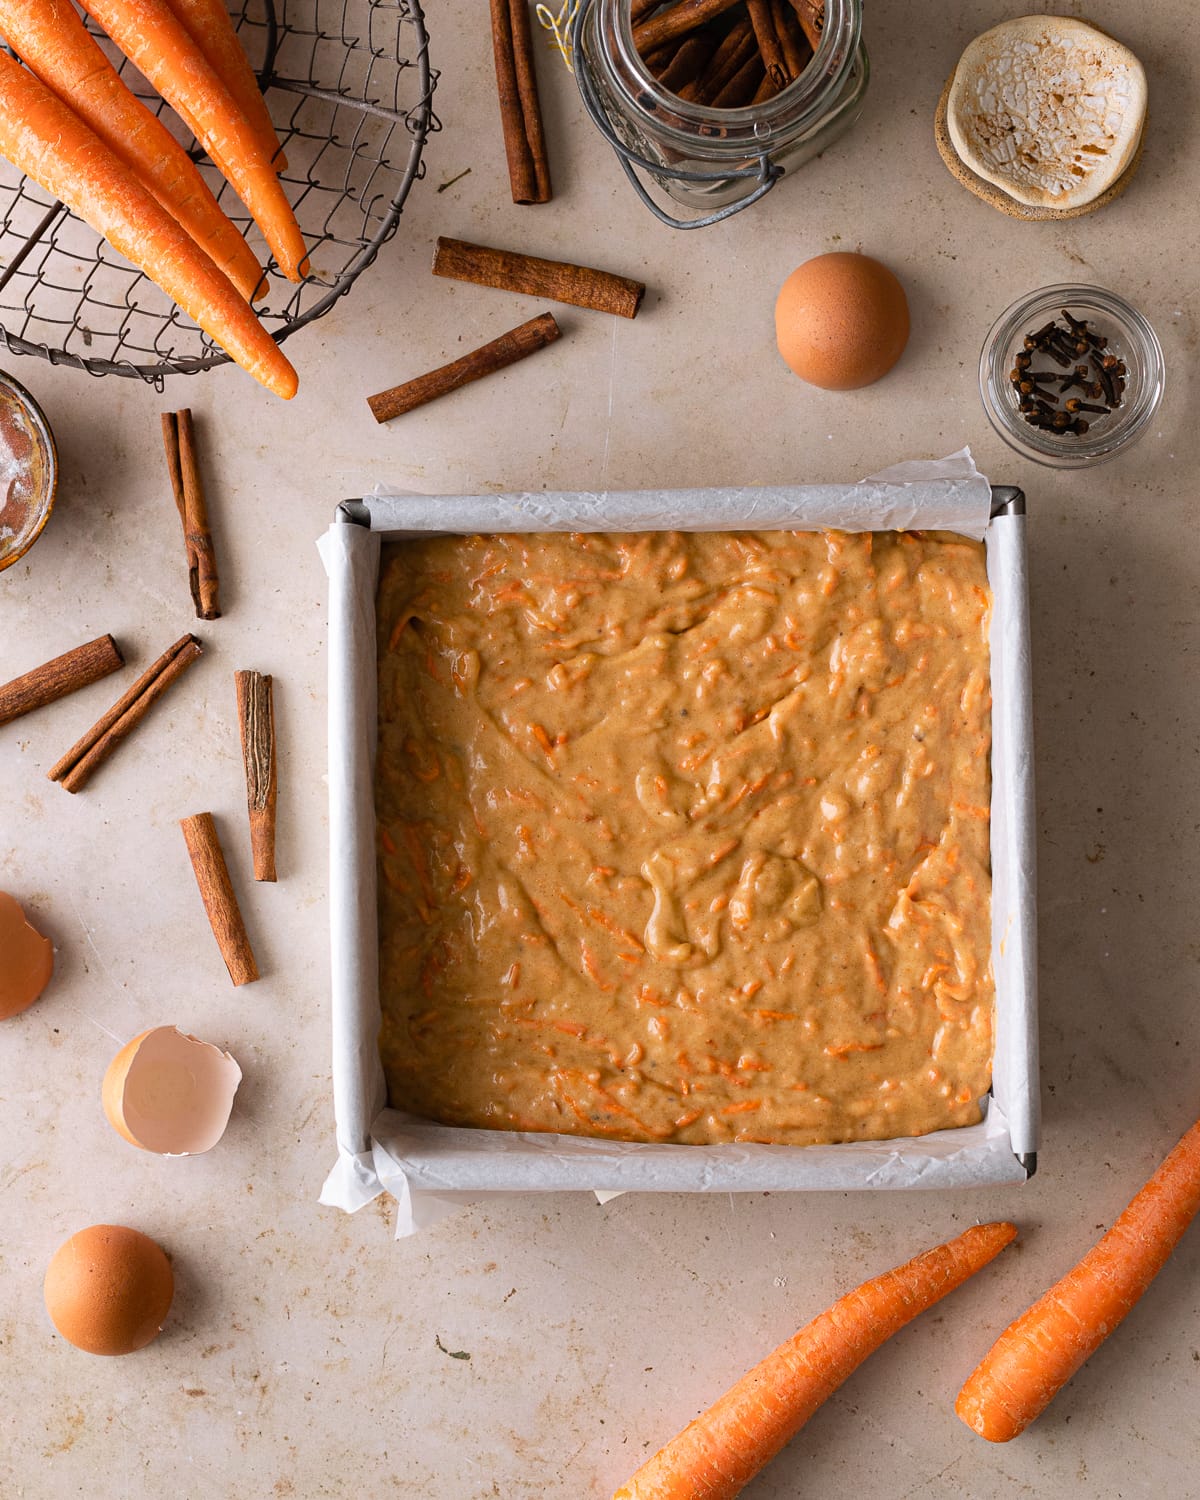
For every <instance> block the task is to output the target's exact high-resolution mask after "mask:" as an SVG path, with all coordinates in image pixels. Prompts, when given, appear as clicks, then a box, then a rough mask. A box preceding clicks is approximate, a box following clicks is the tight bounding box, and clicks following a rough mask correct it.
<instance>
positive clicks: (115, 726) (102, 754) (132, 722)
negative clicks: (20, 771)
mask: <svg viewBox="0 0 1200 1500" xmlns="http://www.w3.org/2000/svg"><path fill="white" fill-rule="evenodd" d="M200 653H201V646H200V642H199V641H198V640H197V639H196V637H195V636H194V635H185V636H181V637H180V639H179V640H177V641H176V642H175V644H174V645H173V646H171V647H170V648H169V649H168V650H166V651H164V652H163V654H162V655H161V656H160V657H159V658H158V660H157V661H156V662H155V663H154V664H153V666H151V667H150V668H149V669H148V670H147V671H145V672H143V673H142V675H141V676H140V677H139V678H138V680H137V681H136V682H135V683H134V684H133V686H132V687H131V688H130V689H129V691H128V692H127V693H125V694H124V696H123V697H121V698H119V699H118V700H117V701H116V703H114V704H113V706H112V707H111V708H110V709H109V711H108V712H107V713H106V714H105V715H104V717H103V718H102V719H100V720H99V721H98V722H97V723H95V724H93V725H92V727H91V729H89V730H88V732H87V733H86V734H85V735H84V736H83V738H82V739H81V740H79V741H77V742H76V743H75V744H74V745H72V746H71V748H70V749H69V750H68V751H67V753H66V754H65V755H64V756H63V758H62V759H61V760H60V761H59V762H58V763H57V764H56V765H54V766H52V767H51V768H50V770H49V771H48V772H47V773H46V774H47V776H48V777H49V778H50V780H51V781H58V782H61V783H62V785H63V786H64V787H65V788H66V790H67V791H68V792H77V791H79V790H80V788H81V787H82V786H83V784H84V783H85V782H86V781H87V779H88V777H89V776H91V774H92V772H93V771H94V770H95V769H96V768H97V766H99V765H101V764H103V762H104V761H106V760H107V759H108V757H109V756H110V755H111V754H112V753H113V751H114V750H115V749H116V748H117V746H118V745H119V744H120V743H121V741H122V740H123V739H124V738H125V736H126V735H127V734H130V733H131V732H132V731H133V730H134V729H136V728H137V726H138V725H139V724H140V723H141V721H142V720H143V718H145V716H146V714H147V713H148V712H149V710H150V708H151V706H152V705H153V704H154V703H155V702H156V701H157V700H158V699H159V698H160V697H161V696H162V695H163V693H165V692H166V690H167V689H168V688H169V687H170V686H171V684H172V683H173V682H174V681H175V680H176V679H177V678H178V677H181V676H182V675H183V673H184V672H185V671H186V670H187V668H188V667H190V666H191V664H192V663H193V662H194V661H195V660H196V658H197V657H198V656H199V655H200Z"/></svg>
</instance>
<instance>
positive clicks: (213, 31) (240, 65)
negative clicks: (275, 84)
mask: <svg viewBox="0 0 1200 1500" xmlns="http://www.w3.org/2000/svg"><path fill="white" fill-rule="evenodd" d="M167 3H168V4H169V5H170V7H171V9H172V11H173V12H174V13H175V16H176V18H177V19H178V20H180V21H182V22H183V25H184V28H185V30H186V31H187V33H188V35H189V36H190V37H191V39H192V41H194V42H195V44H196V46H197V47H199V48H200V50H201V52H203V53H204V56H205V57H206V58H207V59H208V62H209V65H210V67H211V68H212V70H213V72H214V73H215V74H216V75H217V77H218V78H219V79H220V80H221V82H222V83H223V84H224V85H225V87H226V88H227V89H228V90H229V92H230V93H231V94H232V95H233V97H234V99H236V100H237V104H238V107H239V109H240V110H241V111H242V113H243V114H244V115H245V116H246V119H247V120H249V122H250V128H251V129H252V130H253V131H254V134H255V135H256V136H257V137H258V143H259V145H260V146H261V147H262V149H263V151H264V152H265V154H266V157H267V160H268V161H269V162H270V163H271V165H272V166H273V167H274V168H275V170H276V172H282V171H283V169H284V168H285V167H286V166H287V158H286V157H285V156H284V154H283V149H282V147H281V146H280V144H279V137H278V136H277V135H276V134H275V126H274V125H273V124H272V123H271V115H270V112H269V111H268V109H267V102H266V100H265V99H264V98H263V96H262V90H261V89H260V88H259V86H258V79H257V78H256V77H255V76H254V69H253V68H252V67H251V66H250V60H249V58H247V56H246V53H245V51H244V50H243V48H242V44H241V42H240V41H239V40H238V34H237V32H236V31H235V30H234V29H233V22H232V21H231V20H230V18H229V12H228V11H227V10H226V9H225V0H167Z"/></svg>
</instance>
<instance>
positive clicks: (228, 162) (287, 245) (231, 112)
mask: <svg viewBox="0 0 1200 1500" xmlns="http://www.w3.org/2000/svg"><path fill="white" fill-rule="evenodd" d="M84 9H85V10H86V11H87V13H88V14H89V15H90V16H91V17H92V18H93V19H94V20H96V21H98V22H99V23H100V25H101V26H103V27H104V29H105V31H107V32H108V34H109V36H110V37H112V39H113V41H114V42H116V44H117V46H118V47H119V48H120V49H121V51H122V52H123V53H124V54H125V56H126V57H127V58H128V59H129V61H130V62H131V63H133V65H134V67H136V68H138V69H139V70H140V71H141V72H142V73H144V74H145V76H146V77H147V78H148V79H149V80H150V82H151V83H152V84H153V85H154V87H155V88H156V89H157V90H158V92H159V93H160V94H161V95H162V96H163V98H164V99H165V100H166V101H167V103H168V104H169V105H171V107H172V108H173V109H174V110H175V112H176V114H178V115H179V116H180V118H181V119H182V120H183V122H184V124H185V125H186V126H187V127H188V129H189V130H191V132H192V133H193V134H194V135H195V137H196V139H197V140H198V141H199V142H200V144H201V145H202V146H203V147H204V148H205V150H206V151H207V152H208V154H209V155H210V156H211V157H212V159H213V161H214V162H216V164H217V166H218V167H219V169H220V170H221V171H222V172H223V173H224V174H225V176H226V177H227V178H228V179H229V182H230V184H231V185H232V186H233V188H234V190H235V191H236V193H237V195H238V197H239V198H241V200H242V202H243V203H244V204H245V205H246V207H247V208H248V209H249V210H250V216H251V217H252V218H253V220H254V222H255V223H256V224H257V225H258V227H259V229H261V230H262V232H263V236H264V238H265V239H266V241H267V244H268V245H270V247H271V251H272V253H273V255H274V256H275V259H276V260H277V261H278V262H279V267H280V269H281V270H282V271H283V274H284V275H285V276H287V277H288V278H289V279H290V280H292V281H300V280H301V279H302V278H303V276H304V275H305V273H306V271H307V269H308V255H307V252H306V251H305V248H304V238H303V236H302V235H301V233H300V226H299V225H298V224H297V223H296V216H295V214H294V213H293V212H292V207H291V204H290V203H289V202H288V201H287V197H286V195H285V194H284V191H283V188H282V187H281V186H280V183H279V178H278V177H277V176H276V175H275V169H274V167H272V165H271V161H270V158H269V157H268V155H267V153H266V152H265V151H264V150H263V149H262V147H261V145H260V144H259V142H258V139H257V137H256V136H255V133H254V131H253V130H252V129H251V126H250V122H249V121H248V120H247V119H246V116H245V115H244V114H243V113H242V111H241V110H240V109H239V108H238V106H237V104H236V102H235V101H234V99H233V98H232V96H231V95H230V93H229V90H228V89H227V88H226V87H225V85H224V84H223V83H222V82H221V80H220V79H219V78H218V77H217V75H216V73H214V72H213V70H212V67H211V66H210V65H209V63H208V62H207V61H206V60H205V57H204V54H203V53H202V52H201V51H200V48H199V47H198V46H197V45H196V43H195V42H194V41H193V40H192V38H191V37H190V36H189V35H188V33H187V31H186V30H185V29H184V26H183V24H182V23H181V22H180V21H179V20H177V18H176V17H175V15H174V14H173V13H172V11H171V8H170V7H169V6H168V4H167V0H84Z"/></svg>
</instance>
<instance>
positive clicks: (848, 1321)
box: [613, 1224, 1017, 1500]
mask: <svg viewBox="0 0 1200 1500" xmlns="http://www.w3.org/2000/svg"><path fill="white" fill-rule="evenodd" d="M1016 1233H1017V1231H1016V1228H1015V1227H1014V1226H1013V1225H1012V1224H978V1225H976V1226H975V1227H974V1228H972V1229H968V1230H967V1231H966V1233H965V1234H960V1235H959V1236H958V1238H957V1239H953V1240H950V1241H949V1242H948V1243H947V1244H944V1245H937V1246H935V1247H934V1248H933V1249H932V1250H926V1251H925V1253H924V1254H923V1255H918V1256H916V1257H915V1259H913V1260H910V1261H906V1262H905V1264H904V1265H902V1266H897V1267H896V1268H895V1270H892V1271H885V1272H884V1274H883V1275H882V1276H876V1277H874V1278H873V1279H872V1280H871V1281H864V1282H863V1284H862V1285H861V1286H860V1287H857V1288H855V1290H854V1291H852V1292H848V1293H847V1294H846V1295H845V1296H844V1297H839V1298H838V1300H837V1301H836V1302H835V1303H834V1304H833V1306H832V1307H830V1308H828V1309H827V1310H826V1311H825V1312H823V1313H820V1314H819V1315H818V1316H817V1317H815V1318H814V1319H813V1320H812V1322H811V1323H809V1324H808V1325H807V1327H805V1328H802V1329H801V1330H800V1332H799V1333H797V1334H795V1335H794V1336H793V1337H792V1338H790V1339H788V1340H787V1342H786V1343H784V1344H780V1346H779V1348H778V1349H776V1350H775V1351H774V1353H773V1354H768V1355H767V1357H766V1359H764V1360H763V1361H762V1362H761V1363H760V1364H757V1365H755V1367H754V1369H753V1370H751V1371H750V1372H749V1374H747V1375H743V1376H742V1378H741V1380H739V1381H738V1382H737V1384H736V1385H735V1386H733V1387H732V1388H731V1389H730V1390H728V1391H727V1392H726V1393H725V1395H724V1396H722V1397H721V1398H720V1400H718V1401H717V1402H716V1403H715V1404H714V1405H712V1406H710V1407H709V1409H708V1410H707V1411H706V1412H705V1413H704V1414H703V1415H702V1416H699V1417H697V1418H696V1420H695V1421H694V1422H693V1423H691V1425H690V1426H688V1427H686V1428H684V1430H683V1431H682V1432H681V1433H680V1434H679V1435H678V1437H675V1438H673V1439H672V1440H671V1442H669V1443H668V1444H667V1445H666V1447H665V1448H661V1449H660V1450H659V1451H658V1453H656V1454H655V1455H654V1457H653V1458H652V1459H651V1460H650V1461H649V1462H648V1463H646V1464H643V1465H642V1467H641V1468H640V1469H639V1470H638V1471H637V1473H636V1474H635V1475H634V1476H633V1478H632V1479H631V1480H630V1481H629V1482H628V1483H627V1484H623V1485H622V1486H621V1488H620V1489H619V1490H617V1492H616V1494H615V1495H614V1496H613V1500H732V1497H733V1496H734V1495H737V1494H738V1493H739V1492H740V1491H741V1490H742V1489H743V1487H744V1486H745V1485H747V1484H749V1483H750V1481H751V1479H753V1478H754V1476H755V1475H756V1474H757V1473H758V1471H759V1470H760V1469H761V1468H763V1467H764V1465H766V1464H767V1463H768V1462H769V1461H770V1460H771V1459H772V1458H774V1457H775V1455H776V1454H777V1453H778V1452H779V1451H780V1449H781V1448H782V1447H783V1446H784V1445H785V1444H786V1443H788V1442H790V1441H791V1439H792V1438H793V1437H795V1435H796V1433H797V1432H799V1430H800V1428H801V1427H803V1425H804V1424H805V1422H807V1421H808V1419H809V1417H811V1416H812V1414H813V1413H814V1412H815V1411H816V1410H817V1408H818V1407H819V1406H820V1405H821V1404H822V1402H824V1401H826V1400H828V1399H829V1397H830V1396H832V1395H833V1393H834V1391H836V1390H837V1388H838V1387H839V1386H840V1385H842V1384H843V1382H844V1381H845V1380H847V1379H848V1378H849V1376H850V1375H851V1374H852V1373H853V1372H854V1371H855V1370H856V1369H857V1368H858V1367H859V1365H860V1364H862V1362H863V1360H864V1359H866V1357H867V1356H868V1355H869V1354H871V1353H873V1352H874V1351H875V1350H876V1349H878V1348H879V1346H880V1345H881V1344H883V1343H885V1342H886V1341H887V1340H888V1339H889V1338H891V1336H892V1334H894V1333H896V1332H897V1331H898V1330H899V1329H901V1328H903V1327H904V1325H905V1324H906V1323H907V1322H909V1321H910V1320H911V1319H912V1318H915V1317H916V1315H917V1314H918V1313H919V1312H923V1311H924V1310H925V1309H926V1308H927V1307H931V1306H932V1305H933V1303H935V1302H937V1301H938V1300H939V1299H940V1298H942V1297H944V1296H945V1295H946V1293H947V1292H951V1291H953V1290H954V1288H955V1287H956V1286H960V1285H961V1284H962V1283H963V1282H964V1281H966V1280H967V1278H968V1277H969V1276H973V1275H974V1274H975V1272H976V1271H978V1270H980V1269H981V1268H982V1267H983V1266H985V1265H987V1263H988V1261H990V1260H992V1259H993V1258H994V1257H995V1256H996V1255H998V1254H999V1253H1000V1251H1001V1250H1003V1249H1004V1247H1005V1245H1008V1244H1010V1243H1011V1242H1012V1240H1013V1239H1015V1238H1016Z"/></svg>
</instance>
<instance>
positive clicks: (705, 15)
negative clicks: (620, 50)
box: [633, 0, 740, 54]
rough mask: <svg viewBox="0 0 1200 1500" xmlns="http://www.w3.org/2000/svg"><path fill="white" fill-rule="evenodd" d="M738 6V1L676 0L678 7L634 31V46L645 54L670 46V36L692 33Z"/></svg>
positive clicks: (669, 7)
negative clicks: (706, 22)
mask: <svg viewBox="0 0 1200 1500" xmlns="http://www.w3.org/2000/svg"><path fill="white" fill-rule="evenodd" d="M738 4H740V0H679V3H678V4H677V5H671V6H668V7H667V8H666V9H665V10H660V11H658V12H657V14H655V15H652V16H650V17H649V18H648V19H646V20H644V21H641V22H639V23H638V25H636V26H635V27H634V28H633V44H634V46H635V47H636V48H637V49H638V51H639V52H641V53H643V54H645V53H647V52H649V51H650V50H651V49H652V48H654V47H661V46H662V44H663V42H669V41H670V40H671V38H672V37H673V36H683V34H684V33H685V32H688V31H695V29H696V28H697V26H703V25H704V23H705V21H711V20H712V18H713V17H714V16H719V15H720V14H721V12H722V11H725V10H732V9H733V7H734V6H735V5H738Z"/></svg>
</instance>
